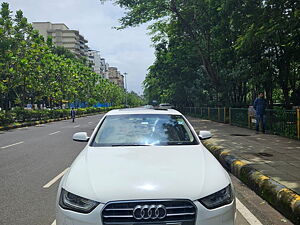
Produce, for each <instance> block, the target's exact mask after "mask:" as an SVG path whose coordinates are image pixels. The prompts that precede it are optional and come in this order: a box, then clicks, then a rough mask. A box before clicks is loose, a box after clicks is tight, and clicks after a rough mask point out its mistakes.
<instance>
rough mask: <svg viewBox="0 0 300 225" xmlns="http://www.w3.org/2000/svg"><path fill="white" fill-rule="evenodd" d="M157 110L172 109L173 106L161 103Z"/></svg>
mask: <svg viewBox="0 0 300 225" xmlns="http://www.w3.org/2000/svg"><path fill="white" fill-rule="evenodd" d="M159 108H163V109H172V108H173V106H172V105H171V104H170V103H161V104H159Z"/></svg>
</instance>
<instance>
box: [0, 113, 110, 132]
mask: <svg viewBox="0 0 300 225" xmlns="http://www.w3.org/2000/svg"><path fill="white" fill-rule="evenodd" d="M105 112H106V111H103V112H97V113H91V114H82V115H77V116H76V118H79V117H86V116H92V115H97V114H102V113H105ZM68 119H71V117H69V116H67V117H62V118H55V119H47V120H38V121H28V122H24V123H19V124H18V123H17V124H11V125H7V126H0V131H2V130H11V129H16V128H21V127H29V126H35V125H38V124H44V123H51V122H56V121H61V120H68Z"/></svg>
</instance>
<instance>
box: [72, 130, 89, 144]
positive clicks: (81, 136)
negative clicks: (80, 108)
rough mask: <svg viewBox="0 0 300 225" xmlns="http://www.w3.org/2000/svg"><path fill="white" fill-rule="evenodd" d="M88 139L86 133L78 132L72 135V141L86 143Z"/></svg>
mask: <svg viewBox="0 0 300 225" xmlns="http://www.w3.org/2000/svg"><path fill="white" fill-rule="evenodd" d="M89 139H90V137H88V136H87V133H86V132H78V133H75V134H74V135H73V140H74V141H80V142H87V141H88V140H89Z"/></svg>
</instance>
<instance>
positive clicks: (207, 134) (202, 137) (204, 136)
mask: <svg viewBox="0 0 300 225" xmlns="http://www.w3.org/2000/svg"><path fill="white" fill-rule="evenodd" d="M211 137H212V134H211V133H210V132H209V131H206V130H201V131H200V132H199V138H200V140H207V139H210V138H211Z"/></svg>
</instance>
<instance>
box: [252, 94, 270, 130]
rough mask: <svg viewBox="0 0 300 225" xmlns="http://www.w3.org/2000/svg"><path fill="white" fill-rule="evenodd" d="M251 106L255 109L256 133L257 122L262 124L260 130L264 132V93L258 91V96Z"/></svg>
mask: <svg viewBox="0 0 300 225" xmlns="http://www.w3.org/2000/svg"><path fill="white" fill-rule="evenodd" d="M253 107H254V109H255V110H256V133H258V132H259V124H260V123H261V124H262V132H263V133H265V132H266V108H267V101H266V100H265V98H264V93H263V92H260V93H259V95H258V97H257V98H256V99H255V101H254V103H253Z"/></svg>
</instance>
